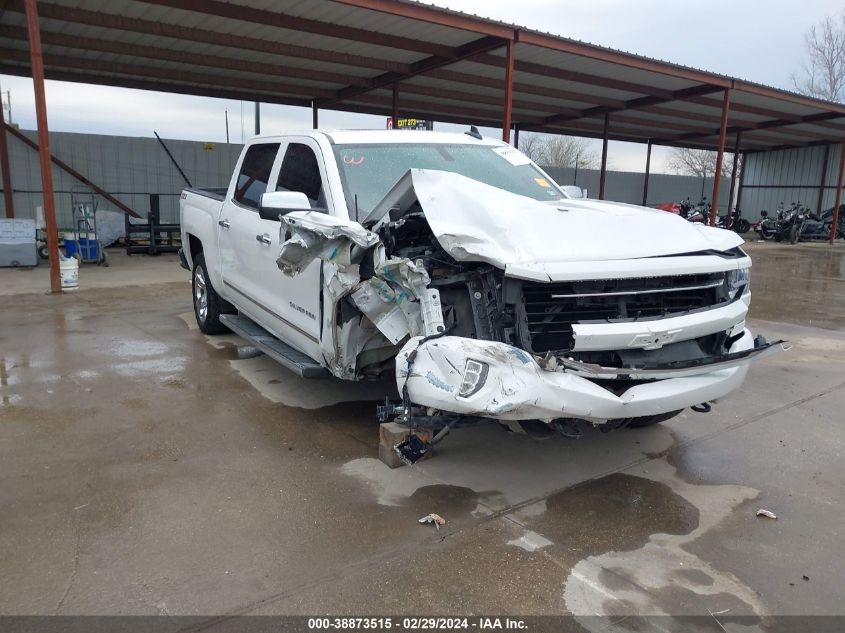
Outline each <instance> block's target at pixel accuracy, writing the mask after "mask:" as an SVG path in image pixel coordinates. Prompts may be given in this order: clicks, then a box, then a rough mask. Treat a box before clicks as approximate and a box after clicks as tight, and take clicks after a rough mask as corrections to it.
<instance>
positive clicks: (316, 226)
mask: <svg viewBox="0 0 845 633" xmlns="http://www.w3.org/2000/svg"><path fill="white" fill-rule="evenodd" d="M281 231H290V232H291V233H292V235H291V236H290V238H289V239H287V240H283V241H282V240H280V241H282V246H281V248H280V250H279V256H278V258H277V259H276V264H277V265H278V267H279V270H281V271H282V272H283V273H284V274H286V275H288V276H290V277H293V276H294V275H298V274H299V273H300V272H302V271H303V270H304V269H305V268H306V267H307V266H308V264H310V263H311V262H312V261H313V260H315V259H321V260H323V261H326V262H333V263H336V264H337V265H338V266H341V267H343V266H349V265H351V264H352V263H353V260H354V258H355V257H354V251H355V249H356V247H357V249H358V250H359V252H360V253H361V254H363V251H364V250H366V249H368V248H370V247H372V246H375V245H376V244H378V243H379V237H378V235H376V234H375V233H372V232H370V231H368V230H367V229H365V228H364V227H362V226H361V225H360V224H358V223H357V222H349V221H347V220H342V219H340V218H336V217H333V216H330V215H327V214H325V213H320V212H317V211H294V212H292V213H288V214H287V215H285V216H282V227H281Z"/></svg>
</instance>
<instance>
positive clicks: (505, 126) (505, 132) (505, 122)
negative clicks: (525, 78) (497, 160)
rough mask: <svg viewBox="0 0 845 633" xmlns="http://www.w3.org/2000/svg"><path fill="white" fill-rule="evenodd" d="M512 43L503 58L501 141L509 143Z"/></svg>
mask: <svg viewBox="0 0 845 633" xmlns="http://www.w3.org/2000/svg"><path fill="white" fill-rule="evenodd" d="M513 47H514V41H513V40H508V50H507V57H506V58H505V104H504V113H503V116H502V140H503V141H504V142H505V143H510V141H511V117H512V115H513V57H514V55H513V52H514V48H513Z"/></svg>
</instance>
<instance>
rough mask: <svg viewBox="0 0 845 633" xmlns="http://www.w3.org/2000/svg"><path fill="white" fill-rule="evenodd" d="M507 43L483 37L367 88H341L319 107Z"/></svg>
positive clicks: (388, 75) (382, 77)
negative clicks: (448, 54)
mask: <svg viewBox="0 0 845 633" xmlns="http://www.w3.org/2000/svg"><path fill="white" fill-rule="evenodd" d="M506 43H507V40H502V39H499V38H496V37H492V36H485V37H482V38H481V39H477V40H474V41H472V42H469V43H468V44H464V45H463V46H458V47H457V48H455V49H454V50H453V51H452V53H451V55H450V56H445V57H444V56H440V55H433V56H431V57H426V58H425V59H421V60H420V61H417V62H414V63H413V64H410V67H409V69H408V71H407V72H402V73H396V72H389V73H384V74H383V75H379V76H378V77H375V78H373V79H371V80H369V81H368V82H367V85H366V86H347V87H345V88H341V89H340V90H338V91H337V92H336V93H335V94H334V96H333V97H332V98H329V99H328V100H321V101H320V103H319V106H320V107H321V108H323V107H326V106H329V105H331V104H333V103H338V102H340V101H344V100H346V99H351V98H354V97H356V96H358V95H360V94H364V93H366V92H371V91H373V90H378V89H379V88H384V87H385V86H389V85H391V84H394V83H397V82H399V81H402V80H403V79H410V78H411V77H414V76H416V75H420V74H423V73H425V72H428V71H429V70H434V69H437V68H441V67H443V66H447V65H449V64H453V63H455V62H458V61H461V60H463V59H467V58H468V57H472V56H474V55H479V54H482V53H487V52H488V51H491V50H495V49H497V48H501V47H502V46H504V45H505V44H506Z"/></svg>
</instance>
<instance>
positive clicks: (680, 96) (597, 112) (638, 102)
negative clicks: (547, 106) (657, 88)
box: [546, 85, 723, 124]
mask: <svg viewBox="0 0 845 633" xmlns="http://www.w3.org/2000/svg"><path fill="white" fill-rule="evenodd" d="M717 90H723V88H719V87H718V86H710V85H699V86H692V87H690V88H683V89H682V90H676V91H674V92H672V93H670V96H669V97H668V98H664V97H656V96H648V97H639V98H637V99H630V100H628V101H626V102H625V103H624V104H623V105H622V107H620V108H609V107H606V106H598V107H596V108H588V109H586V110H581V111H580V112H578V113H577V114H575V115H566V114H556V115H554V116H550V117H548V118H547V119H546V123H549V124H551V123H560V122H564V121H574V120H577V119H589V118H592V117H597V116H602V115H605V114H608V113H611V112H622V111H625V110H636V109H638V108H644V107H647V106H653V105H658V104H660V103H669V102H671V101H683V100H684V99H688V98H690V97H698V96H701V95H705V94H710V93H712V92H716V91H717Z"/></svg>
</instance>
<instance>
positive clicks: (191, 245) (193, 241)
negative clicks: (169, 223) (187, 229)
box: [188, 233, 202, 265]
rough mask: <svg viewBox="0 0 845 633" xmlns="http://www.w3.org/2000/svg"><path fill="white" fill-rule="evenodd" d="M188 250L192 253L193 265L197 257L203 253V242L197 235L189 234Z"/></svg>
mask: <svg viewBox="0 0 845 633" xmlns="http://www.w3.org/2000/svg"><path fill="white" fill-rule="evenodd" d="M188 249H189V252H190V253H191V265H193V263H194V262H195V261H196V258H197V255H199V254H200V253H202V242H200V238H198V237H197V236H196V235H191V234H190V233H188Z"/></svg>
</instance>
